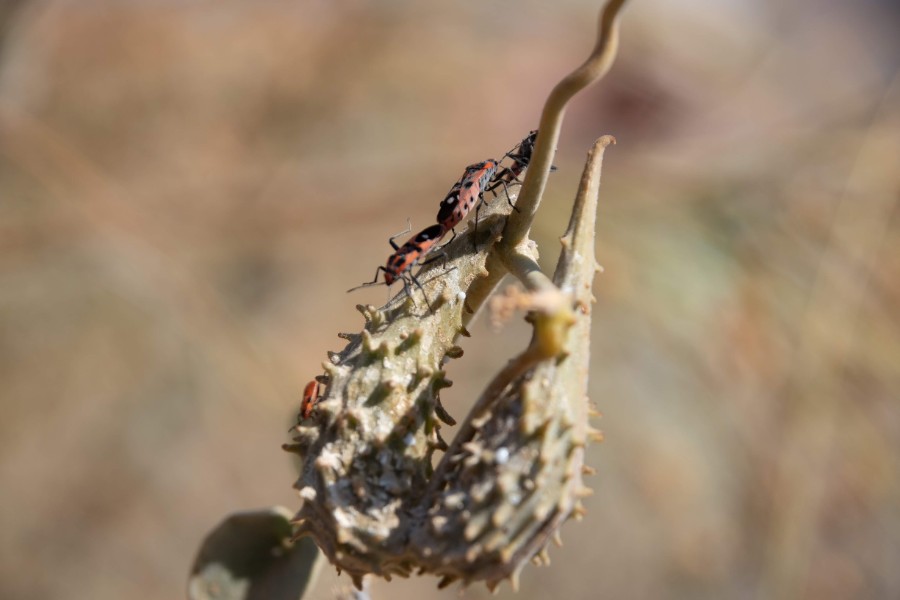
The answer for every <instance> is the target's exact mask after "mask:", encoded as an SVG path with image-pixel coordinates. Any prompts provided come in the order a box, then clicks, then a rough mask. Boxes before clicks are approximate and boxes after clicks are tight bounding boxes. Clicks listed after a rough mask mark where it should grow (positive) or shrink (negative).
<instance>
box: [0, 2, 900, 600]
mask: <svg viewBox="0 0 900 600" xmlns="http://www.w3.org/2000/svg"><path fill="white" fill-rule="evenodd" d="M15 4H17V5H18V8H19V10H18V11H15V10H12V9H13V8H16V6H14V3H8V4H7V5H6V8H5V9H4V10H3V11H0V19H3V22H0V35H2V36H3V37H2V38H0V249H2V250H0V407H2V414H0V489H2V495H3V500H2V512H0V597H3V598H9V599H14V598H30V599H35V598H91V599H94V600H103V599H107V598H110V599H111V598H116V599H118V598H131V599H143V598H147V599H150V598H174V597H179V596H181V595H182V594H183V588H184V584H185V579H186V575H187V571H188V568H189V565H190V562H191V560H192V557H193V553H194V551H195V549H196V547H197V544H198V542H199V540H200V539H201V537H202V536H203V535H204V533H205V532H206V531H207V530H208V529H209V528H210V527H211V526H212V525H213V524H214V523H215V522H216V521H218V520H219V519H220V518H221V517H222V516H223V515H224V514H225V513H226V512H229V511H232V510H236V509H242V508H251V507H258V506H264V505H270V504H285V505H287V506H292V507H296V506H297V503H298V500H297V498H296V496H295V494H294V492H293V490H292V489H291V487H290V486H291V483H292V481H293V474H294V466H293V465H292V463H291V460H290V458H289V457H288V455H286V454H284V453H283V452H282V451H281V450H280V444H281V443H282V442H283V441H286V439H287V435H286V433H285V431H286V429H287V427H288V425H289V423H290V422H291V421H292V419H293V418H294V414H295V411H296V405H297V401H298V396H299V390H300V389H302V385H303V383H305V382H306V381H307V380H309V379H310V378H311V377H312V376H313V375H314V374H316V373H317V372H318V364H319V363H320V362H321V361H322V360H323V359H324V357H325V351H326V350H328V349H337V348H339V347H340V345H341V344H342V342H341V340H338V339H337V338H336V337H335V334H336V333H337V332H338V331H352V330H354V329H356V328H358V326H359V325H360V323H361V318H360V317H359V315H358V314H357V313H356V312H355V311H354V309H353V305H354V304H356V303H358V302H379V301H381V300H382V299H383V298H384V290H383V289H380V288H375V289H371V290H365V291H361V292H357V293H356V294H355V295H354V296H348V295H346V294H345V293H344V290H346V289H347V288H349V287H351V286H353V285H356V284H358V283H360V282H362V281H364V280H367V279H369V278H370V277H371V274H372V272H373V271H374V269H375V267H376V266H377V265H378V264H381V263H382V262H383V260H384V258H385V257H386V255H387V253H388V251H389V247H388V246H387V240H386V238H387V236H388V235H390V234H392V233H395V232H396V231H398V230H400V229H402V228H403V227H404V225H405V222H406V218H407V217H410V218H411V219H412V222H413V226H414V227H418V226H422V227H424V226H425V225H427V224H428V223H429V222H430V221H431V220H432V219H433V218H434V214H435V213H436V210H437V203H438V202H439V201H440V199H441V198H443V194H444V192H445V191H446V189H447V188H448V187H449V185H450V184H451V183H452V182H453V181H454V180H455V178H456V177H457V176H458V174H459V172H460V170H461V169H462V167H463V166H465V165H466V164H468V163H471V162H474V161H477V160H482V159H484V158H486V157H488V156H496V155H498V154H500V153H502V152H504V151H505V150H506V149H508V148H509V147H510V146H512V145H513V144H514V143H515V142H516V141H517V140H519V139H521V137H522V136H523V135H524V134H525V133H526V132H527V131H528V130H529V129H530V128H532V127H534V126H535V124H536V121H537V116H538V113H539V110H540V107H541V105H542V103H543V99H544V96H545V95H546V93H547V92H548V91H549V89H550V87H551V86H552V85H553V83H555V81H556V80H557V79H558V78H559V77H560V76H561V75H562V74H563V73H564V72H567V71H568V70H569V69H570V68H571V67H573V66H574V65H575V64H576V63H577V62H579V61H580V60H581V59H582V58H583V57H584V56H585V55H586V53H587V51H588V49H589V48H590V46H591V44H592V37H593V34H594V21H595V15H596V12H597V10H598V3H596V2H586V1H577V0H566V1H561V2H554V3H542V2H536V1H531V0H529V1H525V0H517V1H515V2H513V1H512V0H496V1H494V2H453V3H444V4H442V5H441V6H435V7H430V6H426V5H422V4H420V3H416V2H412V1H411V0H397V1H394V2H380V3H369V2H360V1H357V2H341V3H338V2H332V3H329V2H317V1H313V0H304V1H297V2H286V1H284V2H282V1H261V2H252V3H251V2H237V1H236V0H227V1H219V2H210V1H200V0H198V1H184V2H175V1H165V2H151V1H150V0H90V1H77V2H76V1H74V0H68V1H66V0H32V1H28V0H25V1H19V2H17V3H15ZM898 26H900V14H898V11H897V9H896V7H895V5H893V4H892V3H890V2H888V1H886V0H885V1H884V2H877V1H875V0H867V1H865V2H857V3H844V2H839V1H837V0H791V1H788V2H777V1H775V0H770V1H768V2H758V3H753V2H738V1H736V0H733V1H731V2H714V1H712V0H694V1H692V2H682V3H663V2H649V1H646V0H635V1H634V2H633V5H632V6H630V7H629V8H628V9H626V13H625V18H624V27H623V43H622V47H621V52H620V60H619V62H618V64H617V65H616V66H615V68H614V69H613V72H612V73H611V75H610V76H609V78H608V79H607V80H606V81H605V82H604V83H603V84H602V85H601V86H598V87H596V88H593V89H591V90H590V91H588V92H587V93H585V94H584V95H583V96H580V97H578V98H577V99H576V101H575V103H574V105H573V107H572V108H571V110H570V112H569V116H568V120H567V123H566V125H565V127H564V130H563V135H562V138H561V142H560V148H559V155H558V157H557V159H556V164H557V165H558V166H559V168H560V171H559V172H558V173H557V174H556V175H555V176H554V179H553V180H552V182H551V187H550V190H549V197H548V198H547V199H546V200H545V204H544V208H543V212H542V214H541V215H540V218H539V225H538V227H537V229H536V231H535V237H536V238H537V239H538V241H539V242H540V243H541V245H542V249H543V259H544V263H545V264H547V265H552V264H553V263H554V261H555V256H556V253H557V250H558V245H557V244H556V242H555V238H556V237H557V236H558V235H560V234H561V232H562V230H563V227H564V224H565V222H566V220H567V211H568V209H569V206H570V203H571V198H572V197H573V196H574V188H575V183H576V181H577V178H578V176H579V174H580V170H581V162H582V160H583V157H584V153H585V152H586V150H587V148H588V146H589V145H590V143H591V142H592V141H593V139H595V138H596V137H598V136H599V135H601V134H605V133H611V134H613V135H615V136H616V137H617V138H618V140H619V144H618V145H617V146H616V147H614V148H611V149H610V151H609V152H608V153H607V160H606V165H605V167H604V183H603V189H602V191H601V193H602V197H601V215H600V231H599V239H600V245H599V248H598V256H599V258H600V261H601V263H602V264H603V265H604V266H605V267H606V273H605V274H604V275H603V276H602V277H600V278H598V281H597V296H598V299H599V302H598V304H597V305H596V312H595V349H594V353H593V369H592V380H591V396H592V399H593V400H594V401H595V402H596V404H597V405H598V406H599V408H600V409H601V410H602V411H603V412H604V414H605V418H604V420H603V423H602V425H603V429H604V431H605V433H606V436H607V441H606V443H604V444H602V445H600V446H596V447H593V448H592V449H591V453H590V455H589V460H588V462H589V464H592V465H593V466H595V467H597V468H598V469H599V474H598V476H596V477H595V478H594V482H593V483H594V487H595V488H596V490H597V493H596V495H595V496H593V497H592V498H590V499H589V502H588V509H589V513H588V516H587V518H586V519H585V520H584V521H583V522H581V524H579V525H577V526H576V525H572V524H569V525H567V526H566V527H564V529H563V538H564V541H565V546H564V547H563V548H562V549H559V550H554V551H552V552H551V557H552V559H553V561H554V562H553V565H552V566H551V567H550V568H549V569H537V568H530V569H528V570H526V571H525V573H524V576H523V579H522V587H523V589H522V591H520V592H519V594H518V595H517V596H516V597H518V598H522V599H529V598H547V597H557V598H723V597H724V598H750V597H757V598H776V597H780V598H825V599H827V598H835V599H838V598H896V597H898V595H900V570H898V569H897V565H898V564H900V481H898V471H900V464H898V459H900V312H898V308H897V307H898V304H900V283H898V282H900V260H898V256H900V235H898V220H900V215H898V210H897V206H898V199H900V162H898V157H900V81H898V79H897V68H898V63H900V60H898V58H900V44H898V41H897V38H896V31H897V28H898ZM473 333H474V337H473V338H472V339H471V340H468V341H465V342H464V347H465V350H466V357H465V358H464V359H463V360H461V361H458V362H456V363H454V364H453V365H451V367H450V368H451V371H450V375H451V377H452V378H453V379H454V380H455V381H456V385H455V386H454V387H453V388H452V389H450V390H448V393H447V394H446V396H445V401H444V404H445V406H447V407H448V409H449V410H450V411H451V413H454V414H455V415H462V414H463V413H464V411H465V407H466V405H467V403H468V402H470V401H471V399H472V398H473V397H474V395H475V394H477V392H478V390H479V389H480V386H481V385H483V384H484V383H485V382H486V381H487V380H488V378H489V377H490V374H491V372H492V371H493V370H494V369H496V368H497V367H498V365H500V364H502V363H503V362H504V361H505V359H506V357H507V356H508V355H509V354H510V348H511V347H515V345H516V344H521V343H522V342H524V340H525V337H526V335H527V331H526V330H525V329H524V328H523V327H518V326H514V325H511V326H509V327H507V328H506V329H504V330H503V331H500V332H495V331H492V330H491V329H490V328H489V327H488V326H487V325H485V324H480V325H479V326H478V327H477V328H475V329H474V330H473ZM339 582H340V579H339V578H337V577H336V576H335V575H334V574H333V572H332V571H331V570H330V569H326V571H325V572H324V575H323V577H322V578H321V580H320V582H319V585H318V587H317V590H316V593H315V594H314V596H313V597H314V598H322V599H325V598H329V597H331V590H332V588H333V587H334V586H335V585H337V584H338V583H339ZM433 586H434V581H433V580H430V579H413V580H410V581H401V582H396V581H395V582H394V583H391V584H387V583H383V582H376V583H375V585H374V587H373V594H374V597H375V598H376V599H378V598H413V597H415V598H422V597H426V598H430V597H434V598H454V597H458V596H459V592H458V591H456V590H455V589H451V590H445V591H441V592H438V591H436V590H434V587H433ZM462 596H463V597H466V598H483V597H486V596H487V592H486V591H485V590H484V589H482V588H473V589H471V590H468V591H466V592H465V593H463V594H462ZM500 596H501V597H510V598H511V597H513V594H512V592H511V591H510V590H509V589H508V588H504V589H503V590H502V591H501V593H500Z"/></svg>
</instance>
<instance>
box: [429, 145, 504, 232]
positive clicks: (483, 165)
mask: <svg viewBox="0 0 900 600" xmlns="http://www.w3.org/2000/svg"><path fill="white" fill-rule="evenodd" d="M496 171H497V161H496V160H494V159H492V158H489V159H487V160H485V161H483V162H480V163H475V164H473V165H469V166H468V167H466V170H465V172H464V173H463V176H462V177H461V178H460V180H459V181H457V182H456V183H455V184H454V185H453V187H452V188H451V189H450V192H449V193H448V194H447V196H446V197H445V198H444V199H443V200H442V201H441V207H440V209H439V210H438V214H437V222H438V224H440V225H441V226H443V227H444V231H445V232H446V231H452V232H453V237H456V230H455V229H454V228H455V227H456V226H457V225H459V224H460V223H461V222H462V221H463V220H464V219H465V218H466V215H468V214H469V213H470V212H471V211H472V208H475V207H476V205H478V204H479V202H480V201H481V200H483V199H484V191H485V186H486V185H487V183H488V182H489V181H491V178H493V177H494V173H496ZM478 208H480V206H479V207H478ZM478 208H475V214H476V217H475V228H476V232H477V230H478V229H477V228H478V216H477V215H478ZM452 239H453V238H451V240H452Z"/></svg>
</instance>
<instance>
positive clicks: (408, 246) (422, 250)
mask: <svg viewBox="0 0 900 600" xmlns="http://www.w3.org/2000/svg"><path fill="white" fill-rule="evenodd" d="M407 232H409V228H408V227H407V229H406V231H403V232H401V233H398V234H397V235H393V236H391V237H390V238H389V241H390V244H391V247H393V248H394V250H395V252H394V253H393V254H391V255H390V256H389V257H388V259H387V263H386V264H385V266H383V267H378V268H377V269H376V270H375V278H374V279H373V280H372V281H369V282H367V283H364V284H362V285H358V286H356V287H355V288H351V289H349V290H347V291H348V292H352V291H353V290H358V289H359V288H362V287H368V286H371V285H378V273H379V272H381V271H383V272H384V284H385V285H388V286H390V285H392V284H393V283H394V282H395V281H397V280H398V279H399V280H400V281H402V282H403V290H404V291H405V292H406V293H407V295H409V284H408V281H409V280H412V282H413V283H415V284H416V286H418V288H419V289H420V290H422V294H423V295H425V301H426V302H427V301H428V296H427V295H426V294H425V288H423V287H422V284H421V283H420V282H419V280H418V279H416V276H415V275H413V274H412V273H411V272H410V271H411V270H412V268H413V267H414V266H416V265H417V264H427V263H422V262H421V260H422V258H424V257H425V255H426V254H428V253H429V252H430V251H431V249H432V248H434V246H435V244H437V243H438V242H439V241H440V239H441V238H442V237H444V234H445V233H446V232H447V230H446V229H444V226H443V225H441V224H440V223H438V224H437V225H432V226H431V227H426V228H425V229H423V230H422V231H420V232H419V233H417V234H416V235H414V236H413V237H411V238H409V240H407V242H406V243H405V244H403V245H402V246H398V245H397V244H396V242H394V239H395V238H397V237H399V236H401V235H403V234H404V233H407ZM429 308H430V305H429Z"/></svg>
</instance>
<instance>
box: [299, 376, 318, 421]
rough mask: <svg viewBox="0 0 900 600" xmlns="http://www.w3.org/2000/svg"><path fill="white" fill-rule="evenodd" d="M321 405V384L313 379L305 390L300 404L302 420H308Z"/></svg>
mask: <svg viewBox="0 0 900 600" xmlns="http://www.w3.org/2000/svg"><path fill="white" fill-rule="evenodd" d="M318 403H319V382H318V381H316V380H315V379H313V380H312V381H310V382H309V383H307V384H306V387H305V388H303V400H302V401H301V402H300V419H308V418H310V417H311V416H312V411H313V409H314V408H315V407H316V404H318Z"/></svg>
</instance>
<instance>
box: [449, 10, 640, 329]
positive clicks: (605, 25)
mask: <svg viewBox="0 0 900 600" xmlns="http://www.w3.org/2000/svg"><path fill="white" fill-rule="evenodd" d="M625 2H627V0H610V1H609V2H608V3H607V4H606V6H605V7H604V8H603V10H602V11H601V12H600V23H599V28H598V32H597V43H596V45H595V46H594V50H593V51H592V52H591V54H590V56H588V58H587V60H586V61H585V62H584V64H582V65H581V66H580V67H578V68H577V69H575V70H574V71H572V72H571V73H569V74H568V75H567V76H566V77H564V78H563V79H562V80H561V81H560V82H559V83H558V84H556V87H554V88H553V91H551V92H550V96H548V97H547V102H546V103H545V104H544V110H543V112H542V113H541V122H540V129H539V131H540V135H539V136H538V138H537V142H536V145H535V149H534V153H533V154H532V157H531V162H530V163H529V167H528V169H527V171H526V172H525V181H524V182H523V183H522V189H521V192H520V193H519V196H518V198H517V200H516V207H517V209H518V210H517V211H515V212H513V213H511V214H510V215H509V218H508V220H507V222H506V225H505V227H504V229H503V237H502V239H501V240H500V241H499V242H498V243H497V245H496V246H494V248H493V251H492V252H490V253H489V255H488V259H487V263H486V264H485V269H486V270H487V272H488V275H487V277H483V278H481V279H479V280H477V281H475V282H474V283H473V284H472V286H471V287H470V289H469V290H468V292H467V295H468V298H467V305H468V306H469V307H470V308H471V313H469V314H466V315H463V325H464V326H466V325H468V323H469V322H470V321H471V320H472V318H474V316H475V314H476V313H477V312H478V309H479V308H480V307H481V306H482V305H483V304H484V302H485V300H487V298H488V296H490V295H491V293H492V292H493V291H494V289H495V288H496V287H497V286H498V285H499V284H500V281H501V280H502V279H503V277H504V276H505V275H506V273H507V272H508V264H507V263H508V262H509V260H504V258H503V256H502V255H503V254H506V255H509V256H512V254H513V252H514V249H515V248H517V247H518V246H520V245H523V244H524V243H526V241H527V240H526V238H527V235H528V231H529V230H530V229H531V223H532V221H534V216H535V214H536V213H537V210H538V207H539V206H540V202H541V197H542V196H543V194H544V189H545V188H546V187H547V177H548V176H549V175H550V166H551V164H552V162H553V155H554V154H555V152H556V144H557V142H558V141H559V133H560V129H561V128H562V120H563V116H564V115H565V112H566V105H567V104H568V102H569V100H571V99H572V97H573V96H575V94H577V93H578V92H580V91H581V90H583V89H584V88H586V87H587V86H589V85H591V84H592V83H594V82H596V81H598V80H599V79H600V78H601V77H603V76H604V75H605V74H606V73H607V71H609V69H610V67H611V66H612V64H613V61H615V58H616V52H617V50H618V47H619V18H618V17H619V12H620V10H621V8H622V6H624V4H625ZM498 251H499V254H500V255H501V256H498ZM523 283H525V285H526V286H527V285H528V284H527V282H525V281H524V280H523Z"/></svg>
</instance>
